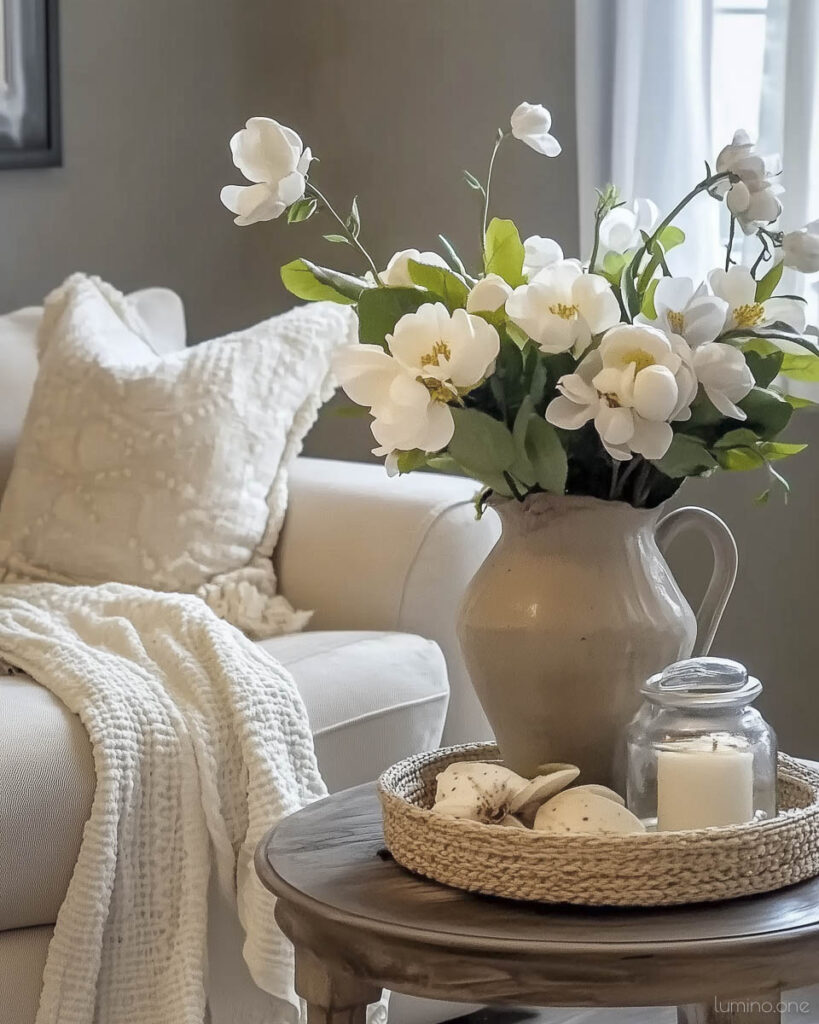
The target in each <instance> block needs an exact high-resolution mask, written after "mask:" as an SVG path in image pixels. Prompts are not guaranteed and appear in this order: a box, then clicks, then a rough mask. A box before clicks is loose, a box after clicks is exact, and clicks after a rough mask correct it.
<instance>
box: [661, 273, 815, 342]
mask: <svg viewBox="0 0 819 1024" xmlns="http://www.w3.org/2000/svg"><path fill="white" fill-rule="evenodd" d="M708 283H709V284H710V286H711V290H712V291H713V293H714V294H715V295H717V296H719V298H721V299H724V300H725V301H726V302H727V303H728V313H727V314H726V318H725V330H726V331H732V330H735V329H737V328H743V327H747V328H749V329H751V330H755V329H758V328H760V327H767V326H768V325H769V324H772V323H776V322H777V321H779V322H781V323H785V324H788V325H789V326H790V327H792V328H793V330H794V331H796V332H797V333H798V334H802V332H803V331H804V330H805V323H806V320H805V304H804V302H799V301H798V300H796V299H787V298H776V297H773V298H770V299H765V301H764V302H757V301H756V281H755V280H754V278H753V275H752V274H751V271H750V270H749V269H748V267H742V266H733V267H730V268H729V269H728V270H722V269H721V268H717V269H716V270H712V271H711V273H710V274H709V275H708ZM658 287H659V285H658Z"/></svg>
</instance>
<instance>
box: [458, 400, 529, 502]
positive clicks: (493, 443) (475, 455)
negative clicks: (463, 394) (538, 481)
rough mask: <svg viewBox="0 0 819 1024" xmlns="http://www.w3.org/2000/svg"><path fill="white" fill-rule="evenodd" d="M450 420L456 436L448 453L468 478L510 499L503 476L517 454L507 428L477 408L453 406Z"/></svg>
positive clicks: (509, 492)
mask: <svg viewBox="0 0 819 1024" xmlns="http://www.w3.org/2000/svg"><path fill="white" fill-rule="evenodd" d="M452 418H453V419H454V420H455V433H454V434H453V435H452V440H451V441H450V442H449V445H448V446H447V451H448V452H449V454H450V455H451V456H452V458H453V459H454V460H455V461H456V462H457V463H458V465H459V466H461V467H462V468H463V469H464V470H465V471H466V473H467V474H468V475H469V476H472V477H474V478H475V479H476V480H480V481H481V482H482V483H485V484H487V486H489V487H491V488H492V489H493V490H495V491H497V492H498V493H499V494H504V495H506V496H507V497H509V496H510V494H511V491H510V490H509V487H508V485H507V483H506V481H505V480H504V479H503V473H504V471H505V470H506V471H508V470H510V469H511V467H512V464H513V463H514V461H515V457H516V454H517V452H516V449H515V442H514V441H513V440H512V435H511V434H510V433H509V431H508V430H507V428H506V427H505V426H504V424H503V423H501V422H500V420H496V419H494V418H493V417H492V416H488V415H487V414H486V413H485V412H480V411H479V410H477V409H459V408H456V407H453V408H452Z"/></svg>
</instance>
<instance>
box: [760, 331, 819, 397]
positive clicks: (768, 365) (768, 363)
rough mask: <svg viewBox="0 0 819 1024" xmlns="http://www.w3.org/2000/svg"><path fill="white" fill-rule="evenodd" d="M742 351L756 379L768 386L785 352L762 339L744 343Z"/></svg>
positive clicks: (776, 372) (761, 384) (774, 376)
mask: <svg viewBox="0 0 819 1024" xmlns="http://www.w3.org/2000/svg"><path fill="white" fill-rule="evenodd" d="M766 349H768V351H766ZM742 352H743V354H744V356H745V361H746V363H747V364H748V368H749V369H750V371H751V373H752V374H753V375H754V380H755V381H756V383H757V384H758V385H759V387H761V388H766V387H767V386H768V385H769V384H770V383H771V382H772V381H773V380H774V379H775V378H776V377H777V376H778V374H779V373H780V371H781V369H782V363H783V361H784V359H785V353H784V352H783V351H782V350H781V349H778V348H777V347H776V346H775V345H773V344H772V343H771V342H769V341H762V340H760V339H757V340H755V341H750V342H748V343H747V344H746V345H743V346H742ZM800 358H801V357H800ZM807 358H810V356H808V357H807ZM817 361H819V360H817Z"/></svg>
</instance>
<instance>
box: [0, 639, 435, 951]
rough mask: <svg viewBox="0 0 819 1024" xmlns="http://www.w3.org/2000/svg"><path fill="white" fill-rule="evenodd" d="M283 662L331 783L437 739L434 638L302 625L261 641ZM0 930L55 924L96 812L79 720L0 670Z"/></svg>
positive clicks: (345, 782)
mask: <svg viewBox="0 0 819 1024" xmlns="http://www.w3.org/2000/svg"><path fill="white" fill-rule="evenodd" d="M264 647H265V649H266V650H268V651H270V653H271V654H272V655H273V656H274V657H276V658H278V659H279V660H280V661H281V662H282V663H283V664H284V665H285V666H287V667H288V668H289V669H290V670H291V672H292V674H293V677H294V679H295V681H296V684H297V686H298V688H299V691H300V692H301V694H302V697H303V698H304V702H305V704H306V706H307V713H308V716H309V718H310V722H311V726H312V727H313V729H314V731H315V733H316V753H317V756H318V760H319V766H320V768H321V770H322V774H323V775H324V778H325V781H326V782H327V785H328V786H329V788H330V789H331V790H332V789H339V788H343V787H344V786H350V785H355V784H357V783H359V782H365V781H367V780H368V779H371V778H373V777H374V776H375V775H376V774H378V772H379V771H380V770H381V769H382V768H385V767H387V765H388V764H390V763H391V762H392V761H394V760H396V759H397V758H400V757H403V756H405V755H407V754H409V753H412V752H413V751H416V750H421V749H424V748H428V747H435V746H436V745H437V744H438V741H439V739H440V735H441V729H442V728H443V722H444V716H445V714H446V702H447V692H448V691H447V680H446V670H445V666H444V661H443V657H442V655H441V652H440V650H439V649H438V648H437V647H436V645H435V644H433V643H431V642H430V641H428V640H422V639H421V638H420V637H414V636H409V635H406V634H379V633H321V632H318V633H305V634H302V635H298V636H292V637H277V638H275V639H273V640H268V641H265V642H264ZM0 708H2V712H3V713H2V715H0V780H2V784H1V785H0V932H2V930H3V929H8V928H26V927H30V926H33V925H42V924H52V923H53V922H54V920H55V919H56V915H57V910H58V909H59V906H60V903H61V902H62V899H63V897H64V895H65V892H66V889H67V887H68V882H69V880H70V878H71V872H72V870H73V866H74V862H75V861H76V858H77V853H78V851H79V846H80V841H81V839H82V829H83V825H84V824H85V821H86V820H87V818H88V815H89V813H90V811H91V800H92V798H93V793H94V770H93V766H92V761H91V751H90V747H89V744H88V737H87V735H86V733H85V730H84V729H83V727H82V726H81V725H80V723H79V720H78V719H77V718H76V717H75V716H74V715H71V714H69V712H68V711H67V710H66V709H65V707H64V706H63V705H62V704H61V703H60V702H59V701H57V700H56V699H55V698H54V697H52V696H51V694H50V693H48V692H47V691H46V690H44V689H43V688H42V687H40V686H38V685H37V684H36V683H33V682H32V681H31V680H30V679H28V678H26V677H23V676H9V677H0Z"/></svg>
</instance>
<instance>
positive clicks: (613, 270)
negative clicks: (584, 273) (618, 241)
mask: <svg viewBox="0 0 819 1024" xmlns="http://www.w3.org/2000/svg"><path fill="white" fill-rule="evenodd" d="M627 262H628V257H627V256H626V255H625V254H624V253H622V252H614V250H609V252H607V253H606V255H605V256H604V257H603V263H602V264H599V263H598V264H597V266H596V267H595V270H594V273H595V274H599V275H600V276H601V277H605V279H606V280H607V281H608V282H609V284H613V285H614V286H615V287H619V285H620V278H621V277H622V275H623V267H625V265H626V263H627Z"/></svg>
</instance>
